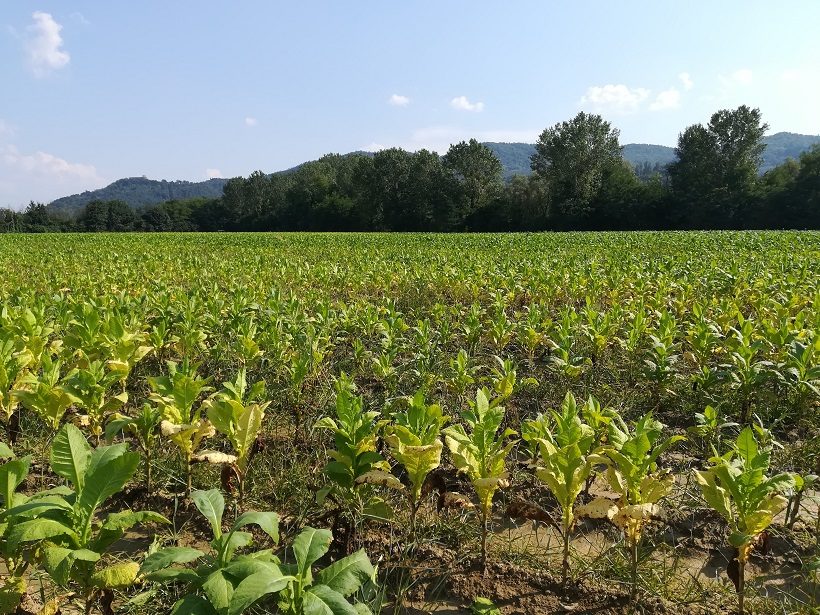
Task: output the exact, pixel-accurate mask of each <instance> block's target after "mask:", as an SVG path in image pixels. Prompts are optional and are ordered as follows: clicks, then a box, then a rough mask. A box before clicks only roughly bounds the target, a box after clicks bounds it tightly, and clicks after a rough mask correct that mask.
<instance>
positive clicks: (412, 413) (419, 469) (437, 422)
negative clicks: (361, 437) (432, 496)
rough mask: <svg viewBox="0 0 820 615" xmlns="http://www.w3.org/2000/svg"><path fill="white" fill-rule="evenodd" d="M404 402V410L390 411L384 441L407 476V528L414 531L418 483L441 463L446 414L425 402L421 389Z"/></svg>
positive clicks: (419, 489) (419, 499)
mask: <svg viewBox="0 0 820 615" xmlns="http://www.w3.org/2000/svg"><path fill="white" fill-rule="evenodd" d="M407 403H408V407H407V409H406V410H405V411H402V412H395V413H393V423H392V424H390V425H389V426H388V427H387V435H386V436H385V442H387V444H388V446H389V447H390V454H391V455H392V456H393V457H394V458H395V459H396V461H398V462H399V463H400V464H402V465H403V466H404V469H405V470H406V471H407V476H408V478H409V480H410V490H409V491H408V492H407V495H408V499H409V500H410V532H411V533H414V532H415V529H416V514H417V513H418V509H419V505H420V504H421V490H422V486H423V485H424V480H425V479H426V478H427V475H428V474H429V473H430V472H432V471H433V470H435V469H436V468H437V467H438V466H439V465H440V464H441V450H442V448H443V444H442V442H441V438H440V436H441V428H442V427H443V426H444V424H445V423H446V422H447V421H448V419H449V417H447V416H444V413H443V412H442V409H441V406H439V405H438V404H430V405H427V403H426V402H425V400H424V394H423V393H422V392H421V391H419V392H417V393H416V394H415V395H414V396H413V397H412V398H409V399H408V401H407Z"/></svg>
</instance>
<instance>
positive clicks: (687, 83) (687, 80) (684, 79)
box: [678, 73, 695, 92]
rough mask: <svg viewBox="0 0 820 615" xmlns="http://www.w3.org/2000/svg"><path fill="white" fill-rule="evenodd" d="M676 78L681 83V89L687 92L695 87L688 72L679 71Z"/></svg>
mask: <svg viewBox="0 0 820 615" xmlns="http://www.w3.org/2000/svg"><path fill="white" fill-rule="evenodd" d="M678 79H680V82H681V83H682V84H683V89H684V90H686V91H687V92H688V91H689V90H691V89H692V88H693V87H695V82H694V81H692V77H690V76H689V73H681V74H680V75H678Z"/></svg>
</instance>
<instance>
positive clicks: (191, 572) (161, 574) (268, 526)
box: [140, 489, 293, 615]
mask: <svg viewBox="0 0 820 615" xmlns="http://www.w3.org/2000/svg"><path fill="white" fill-rule="evenodd" d="M191 499H192V500H193V502H194V505H195V506H196V507H197V509H198V510H199V512H200V513H202V515H203V516H204V517H205V518H206V519H207V521H208V524H209V525H210V527H211V533H212V535H213V538H212V539H211V542H210V545H211V549H212V552H210V553H205V552H203V551H201V550H199V549H193V548H190V547H165V548H162V549H158V550H156V551H154V552H153V553H150V554H149V555H148V556H147V557H146V558H145V560H144V561H143V563H142V566H141V567H140V574H142V575H144V576H145V578H146V579H148V580H149V581H155V582H157V583H160V584H165V583H184V584H186V587H187V593H186V595H185V596H183V597H182V598H181V599H179V600H178V601H177V602H176V603H175V604H174V606H173V608H172V610H171V613H172V614H174V613H178V614H180V615H182V614H191V615H193V614H200V615H239V614H240V613H244V612H245V611H246V610H247V609H249V608H250V607H251V606H252V605H253V604H254V603H256V602H258V601H259V600H262V599H263V598H265V597H266V596H270V595H271V594H275V593H277V592H279V591H281V590H283V589H284V588H285V587H287V585H288V582H289V581H291V580H292V579H293V577H290V576H288V575H287V574H286V573H284V572H283V571H282V569H281V568H280V566H279V560H278V558H277V557H276V556H275V555H274V554H273V551H271V550H270V549H263V550H259V551H250V552H248V553H245V554H243V555H237V550H239V549H244V548H247V547H250V546H251V545H252V544H253V534H251V533H250V532H247V531H243V528H246V527H248V526H250V525H255V526H257V527H259V528H260V529H261V530H262V531H263V532H264V533H265V534H266V535H267V536H268V538H269V539H270V540H271V541H272V542H273V544H274V545H275V544H277V543H278V542H279V515H277V514H276V513H275V512H267V511H249V512H246V513H243V514H242V515H240V516H239V517H237V519H236V520H235V521H234V522H233V525H232V526H231V528H230V529H229V530H228V531H227V532H224V531H223V529H222V523H223V521H222V516H223V514H224V512H225V499H224V498H223V497H222V494H221V493H220V492H219V490H218V489H211V490H210V491H193V492H192V493H191ZM192 562H197V565H196V567H194V568H189V567H186V566H184V564H189V563H192ZM149 591H150V590H149ZM152 593H153V592H152Z"/></svg>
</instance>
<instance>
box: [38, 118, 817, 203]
mask: <svg viewBox="0 0 820 615" xmlns="http://www.w3.org/2000/svg"><path fill="white" fill-rule="evenodd" d="M763 141H764V142H765V143H766V149H765V151H764V153H763V164H762V165H761V168H760V170H761V172H765V171H767V170H769V169H771V168H772V167H775V166H777V165H778V164H781V163H782V162H784V161H785V160H786V159H787V158H797V157H798V156H800V154H801V153H802V152H804V151H806V150H808V149H810V148H811V147H812V146H813V145H815V144H819V143H820V136H814V135H799V134H795V133H791V132H779V133H777V134H774V135H771V136H768V137H764V139H763ZM484 145H486V146H487V147H489V148H490V149H491V150H492V151H493V152H494V153H495V155H496V156H498V159H499V160H500V161H501V165H502V167H503V168H504V176H505V177H506V178H510V177H512V176H513V175H529V173H530V156H532V154H533V152H534V151H535V146H534V145H532V144H531V143H485V144H484ZM358 153H361V152H358ZM623 156H624V158H625V159H626V160H628V161H629V162H630V163H631V164H632V165H633V166H637V165H642V164H644V163H648V164H649V165H655V164H661V165H666V164H669V163H670V162H672V161H673V160H674V159H675V150H674V148H672V147H666V146H664V145H649V144H643V143H629V144H627V145H624V147H623ZM297 168H298V166H296V167H293V168H291V169H288V170H287V171H282V172H284V173H286V172H291V171H294V170H296V169H297ZM227 181H228V180H227V179H222V178H218V179H209V180H207V181H203V182H189V181H166V180H164V179H163V180H153V179H147V178H145V177H129V178H126V179H119V180H117V181H115V182H114V183H113V184H110V185H108V186H106V187H105V188H101V189H99V190H92V191H88V192H83V193H82V194H75V195H72V196H66V197H63V198H60V199H57V200H56V201H53V202H52V203H51V204H50V207H51V208H53V209H56V210H61V211H69V212H70V211H75V210H77V209H79V208H81V207H84V206H85V205H87V204H88V203H90V202H91V201H96V200H101V201H110V200H115V199H119V200H121V201H125V202H126V203H128V204H129V205H131V206H133V207H142V206H145V205H153V204H155V203H162V202H163V201H170V200H173V199H189V198H194V197H207V198H214V197H218V196H221V195H222V188H223V187H224V185H225V183H226V182H227Z"/></svg>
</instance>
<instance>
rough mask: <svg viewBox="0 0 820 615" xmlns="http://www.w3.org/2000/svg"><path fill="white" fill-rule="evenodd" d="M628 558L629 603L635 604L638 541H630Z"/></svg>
mask: <svg viewBox="0 0 820 615" xmlns="http://www.w3.org/2000/svg"><path fill="white" fill-rule="evenodd" d="M630 542H631V544H630V548H629V559H630V563H631V564H632V590H631V593H630V595H629V603H630V604H635V599H636V598H637V596H638V541H637V540H632V541H630Z"/></svg>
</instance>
